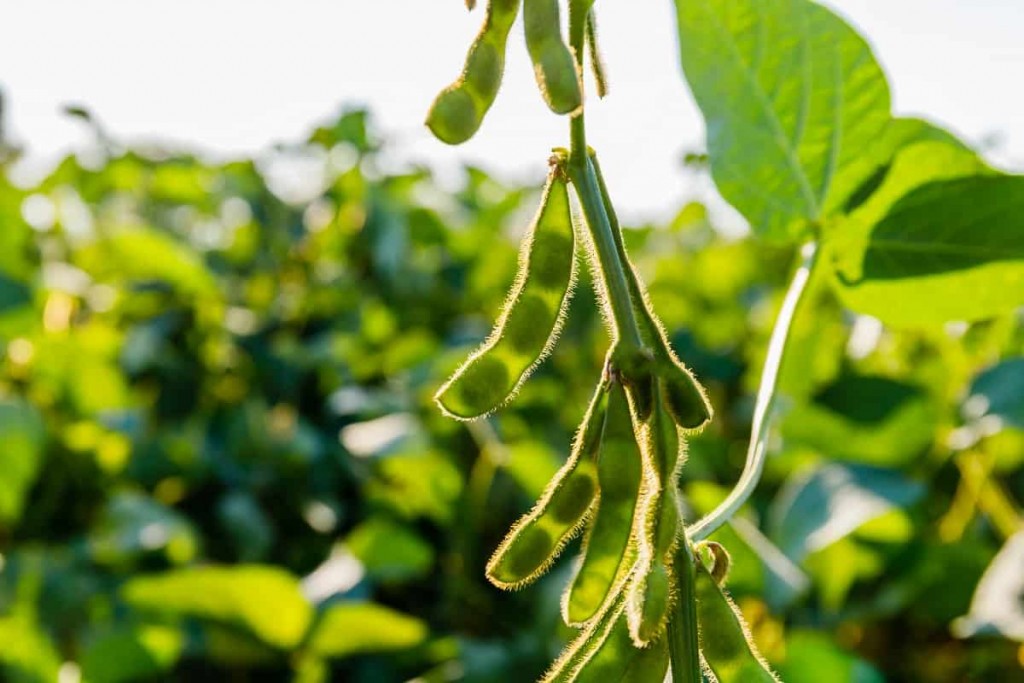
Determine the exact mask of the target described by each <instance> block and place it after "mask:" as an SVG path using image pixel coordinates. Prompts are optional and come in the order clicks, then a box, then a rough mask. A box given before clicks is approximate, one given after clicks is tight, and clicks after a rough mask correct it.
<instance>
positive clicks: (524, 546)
mask: <svg viewBox="0 0 1024 683" xmlns="http://www.w3.org/2000/svg"><path fill="white" fill-rule="evenodd" d="M605 391H606V390H605V387H604V385H603V384H601V385H599V386H598V388H597V392H596V393H595V394H594V398H593V400H592V401H591V403H590V408H589V409H588V410H587V414H586V416H585V417H584V418H583V426H582V427H581V429H580V432H579V434H578V435H577V436H576V442H575V444H574V445H573V450H572V453H570V455H569V458H568V459H567V460H566V462H565V465H563V466H562V469H560V470H559V471H558V473H557V474H555V476H554V477H553V478H552V480H551V481H550V482H549V483H548V486H547V488H546V489H545V490H544V493H543V494H542V495H541V497H540V500H539V501H537V504H536V505H535V506H534V507H533V509H532V510H531V511H530V512H529V513H527V514H526V515H524V516H523V517H522V518H521V519H520V520H519V521H518V522H516V524H515V525H514V526H513V527H512V530H511V531H509V532H508V535H507V536H506V537H505V540H504V541H502V542H501V545H499V546H498V549H497V550H496V551H495V552H494V556H493V557H492V558H491V560H490V562H488V563H487V578H488V579H490V581H491V583H493V584H494V585H496V586H498V587H499V588H507V589H514V588H519V587H521V586H524V585H526V584H528V583H530V582H531V581H534V580H535V579H536V578H537V577H539V576H540V575H541V574H543V573H544V572H545V571H547V568H548V567H549V566H551V563H552V562H553V561H554V559H555V558H556V557H557V556H558V553H560V552H561V550H562V547H563V546H565V544H566V543H567V542H568V541H569V540H570V539H571V538H572V537H573V536H574V535H575V534H576V532H578V531H579V529H580V527H582V526H583V524H584V523H586V521H587V519H588V517H589V515H590V512H591V510H592V509H593V507H594V501H595V499H596V498H597V462H596V455H597V450H598V449H599V448H600V443H601V440H600V431H601V427H602V425H603V423H604V400H605Z"/></svg>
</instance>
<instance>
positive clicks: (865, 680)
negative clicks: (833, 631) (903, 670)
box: [779, 631, 885, 683]
mask: <svg viewBox="0 0 1024 683" xmlns="http://www.w3.org/2000/svg"><path fill="white" fill-rule="evenodd" d="M779 676H780V677H781V678H782V680H784V681H786V683H818V681H832V682H834V683H882V682H883V681H884V680H885V679H884V678H883V677H882V675H881V674H880V673H879V672H878V670H877V669H875V668H874V667H873V666H871V665H870V664H868V663H867V662H866V661H864V660H863V659H860V658H859V657H856V656H855V655H852V654H850V653H848V652H845V651H843V650H841V649H840V648H839V647H837V646H836V645H835V643H833V642H832V640H830V639H829V638H828V636H825V635H823V634H821V633H816V632H814V631H795V632H793V633H791V634H788V636H787V638H786V659H785V661H784V662H783V663H782V664H780V665H779Z"/></svg>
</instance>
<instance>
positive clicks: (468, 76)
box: [427, 0, 520, 145]
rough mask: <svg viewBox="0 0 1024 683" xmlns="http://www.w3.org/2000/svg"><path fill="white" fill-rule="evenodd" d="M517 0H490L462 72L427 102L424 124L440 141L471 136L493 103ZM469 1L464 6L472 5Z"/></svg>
mask: <svg viewBox="0 0 1024 683" xmlns="http://www.w3.org/2000/svg"><path fill="white" fill-rule="evenodd" d="M519 1H520V0H490V2H489V3H488V4H487V15H486V17H485V18H484V25H483V27H482V28H481V29H480V32H479V33H478V34H477V36H476V39H475V40H474V41H473V44H472V45H471V46H470V48H469V53H468V54H467V55H466V64H465V66H464V67H463V69H462V75H461V76H459V78H458V79H457V80H456V81H455V82H454V83H452V84H451V85H449V86H448V87H447V88H445V89H444V90H442V91H441V93H440V94H439V95H438V96H437V98H436V99H435V100H434V103H433V104H432V105H431V106H430V112H429V113H428V114H427V127H428V128H430V130H431V132H433V133H434V135H435V136H437V138H438V139H439V140H441V141H442V142H447V143H448V144H450V145H457V144H459V143H462V142H465V141H466V140H468V139H470V138H471V137H473V135H474V133H476V131H477V130H479V128H480V124H481V123H482V122H483V120H484V115H485V114H486V113H487V110H488V109H490V108H491V105H492V104H494V99H495V98H496V97H497V96H498V88H499V87H501V78H502V75H503V74H504V72H505V44H506V43H507V42H508V33H509V31H510V30H511V29H512V24H513V23H514V22H515V19H516V14H517V13H518V12H519ZM473 4H474V3H467V6H468V7H469V8H470V9H472V8H473Z"/></svg>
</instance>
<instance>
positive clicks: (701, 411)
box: [590, 150, 714, 430]
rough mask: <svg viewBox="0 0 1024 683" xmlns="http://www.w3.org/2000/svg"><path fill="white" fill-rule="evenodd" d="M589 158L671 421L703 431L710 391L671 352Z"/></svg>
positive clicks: (594, 158) (599, 175)
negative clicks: (663, 388)
mask: <svg viewBox="0 0 1024 683" xmlns="http://www.w3.org/2000/svg"><path fill="white" fill-rule="evenodd" d="M590 158H591V161H592V162H593V164H594V171H595V173H596V174H597V182H598V186H599V187H600V189H601V197H602V199H603V200H604V205H605V211H606V212H607V213H608V219H609V221H610V222H611V224H612V234H613V236H614V237H615V246H616V249H617V250H618V252H619V258H620V259H622V261H623V262H624V263H625V264H626V265H627V268H626V271H627V272H626V275H627V278H626V284H627V285H628V286H629V295H630V298H631V299H632V300H633V302H634V307H635V309H636V312H637V318H638V320H639V322H640V325H641V326H642V329H641V332H642V333H643V337H644V341H645V342H646V343H647V344H648V345H650V347H651V348H652V349H653V350H654V354H655V371H656V372H657V374H658V375H659V376H660V377H661V378H662V379H663V380H664V381H665V391H666V394H667V398H668V407H669V410H670V412H671V415H672V418H673V419H674V420H675V422H676V424H678V425H679V426H680V427H682V428H683V429H688V430H696V429H700V428H701V427H703V426H704V425H705V424H707V422H708V421H709V420H711V418H712V416H713V415H714V411H713V410H712V408H711V402H710V401H709V400H708V397H707V391H706V390H705V389H704V387H703V386H701V384H700V382H698V381H697V379H696V378H695V377H694V376H693V373H692V372H690V370H689V368H687V367H686V365H684V364H683V363H682V361H680V360H679V358H678V357H677V356H676V354H675V352H674V351H673V350H672V345H671V344H670V343H669V341H668V335H667V334H666V333H665V326H664V325H662V323H661V321H660V320H659V319H658V317H657V316H656V315H655V314H654V308H653V307H652V306H651V302H650V298H649V297H648V295H647V290H646V288H644V286H643V283H642V281H641V279H640V276H639V275H638V274H637V272H636V269H635V268H634V266H633V264H632V262H630V260H629V255H628V254H627V253H626V247H625V245H624V244H623V241H622V233H621V231H620V229H619V222H618V218H617V217H616V215H615V208H614V207H613V206H612V202H611V197H610V195H609V193H608V186H607V185H606V184H605V180H604V176H603V175H602V173H601V166H600V164H599V163H598V161H597V155H596V154H595V153H594V152H593V150H590Z"/></svg>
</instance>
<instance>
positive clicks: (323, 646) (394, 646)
mask: <svg viewBox="0 0 1024 683" xmlns="http://www.w3.org/2000/svg"><path fill="white" fill-rule="evenodd" d="M428 633H429V630H428V629H427V625H426V624H425V623H424V622H423V621H421V620H419V619H416V618H414V617H410V616H408V615H405V614H402V613H401V612H397V611H395V610H393V609H390V608H388V607H383V606H381V605H375V604H373V603H367V602H346V603H338V604H335V605H331V606H330V607H329V608H327V611H326V612H324V614H323V616H321V617H320V620H319V621H318V622H317V623H316V626H314V627H313V632H312V634H310V637H309V643H308V646H309V649H310V650H311V651H313V652H314V653H316V654H317V655H320V656H322V657H331V658H341V657H350V656H352V655H357V654H366V653H370V652H392V651H396V650H405V649H408V648H411V647H415V646H417V645H419V644H420V643H422V642H423V641H424V640H426V638H427V635H428Z"/></svg>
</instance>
